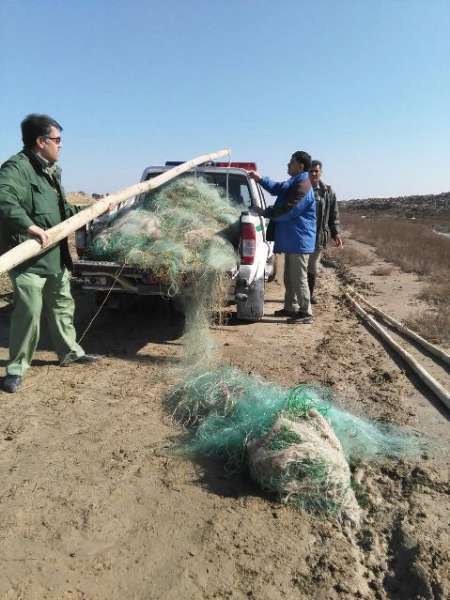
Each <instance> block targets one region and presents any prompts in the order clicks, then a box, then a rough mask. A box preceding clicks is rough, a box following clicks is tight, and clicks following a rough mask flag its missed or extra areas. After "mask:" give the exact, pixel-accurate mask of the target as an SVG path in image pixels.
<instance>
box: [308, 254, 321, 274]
mask: <svg viewBox="0 0 450 600" xmlns="http://www.w3.org/2000/svg"><path fill="white" fill-rule="evenodd" d="M321 256H322V249H320V250H316V251H315V252H313V253H312V254H310V255H309V259H308V273H310V274H311V275H317V271H318V270H319V265H320V258H321Z"/></svg>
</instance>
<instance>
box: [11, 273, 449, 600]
mask: <svg viewBox="0 0 450 600" xmlns="http://www.w3.org/2000/svg"><path fill="white" fill-rule="evenodd" d="M361 269H362V270H361ZM358 275H360V276H362V277H366V279H370V277H369V274H368V273H365V272H364V268H360V270H359V273H358ZM398 277H399V275H398V272H397V270H394V272H393V274H392V275H390V276H387V277H386V278H384V279H380V278H378V280H377V281H380V282H381V281H382V285H381V284H380V285H379V289H378V291H377V289H375V288H373V287H372V291H377V293H378V292H379V293H378V295H377V297H376V300H377V302H376V303H377V304H378V305H380V306H383V302H384V306H385V307H389V309H390V312H392V314H394V316H396V317H397V318H401V317H402V316H403V315H402V314H400V313H401V311H403V310H404V307H405V306H408V302H411V303H414V302H415V300H414V297H413V296H414V293H415V291H416V288H415V286H416V287H417V282H415V281H413V279H414V278H413V276H408V277H410V278H411V285H410V284H409V283H406V280H403V279H402V283H401V284H400V285H402V286H403V287H402V295H401V296H399V303H400V304H398V303H397V305H395V303H394V305H392V290H393V289H395V287H394V286H396V285H397V286H398V285H399V283H398ZM402 277H403V275H402ZM389 278H391V279H389ZM377 281H372V282H371V285H372V286H377V285H378V283H377ZM408 286H409V287H408ZM6 287H7V284H5V282H4V281H3V293H6V292H7V289H6ZM369 291H370V289H369ZM397 291H399V290H397ZM0 296H1V294H0ZM282 296H283V289H282V286H281V285H279V284H278V283H276V282H274V283H272V284H270V286H269V290H268V294H267V306H266V314H267V315H269V316H267V317H266V318H265V319H264V320H263V321H262V322H260V323H255V324H247V325H243V324H239V325H233V324H231V325H228V326H221V327H219V326H216V327H214V328H213V329H212V335H213V337H214V339H215V341H216V343H217V346H218V351H219V352H220V354H221V357H222V362H223V363H225V364H232V365H234V366H237V367H239V368H241V369H242V370H243V371H245V372H252V373H257V374H259V375H261V376H264V377H266V378H267V379H269V380H272V381H275V382H278V383H281V384H285V385H288V386H292V385H295V384H298V383H301V382H317V383H321V384H324V385H327V386H330V387H331V388H332V389H333V390H334V392H335V393H336V395H337V398H338V401H339V402H340V403H341V404H342V405H344V406H345V407H347V408H350V409H351V410H353V411H355V412H356V413H358V414H362V415H366V416H370V417H373V418H377V419H383V420H386V421H389V422H394V423H398V424H402V425H407V426H409V427H412V428H414V429H416V430H419V431H422V432H424V433H426V434H433V436H434V437H435V439H436V440H437V444H436V448H435V449H434V450H433V451H432V452H430V453H429V455H428V456H424V457H423V458H422V459H421V460H420V462H414V463H409V462H387V463H385V464H383V465H377V466H374V465H364V466H363V468H362V471H361V475H362V486H363V490H364V494H363V501H364V518H363V523H362V526H361V528H360V530H359V531H358V532H354V533H351V532H348V531H346V530H343V529H342V528H341V526H340V525H339V524H338V523H336V522H334V521H332V520H324V519H316V518H314V517H311V516H310V515H307V514H304V513H302V512H299V511H296V510H294V509H292V508H290V507H286V506H280V505H279V504H277V503H275V502H274V501H271V500H270V499H268V498H266V497H265V496H264V495H263V494H262V493H261V492H260V490H258V489H257V488H256V487H255V486H254V485H253V484H252V483H251V482H249V481H248V480H246V479H238V480H236V479H228V478H226V477H225V475H224V473H223V470H222V469H221V467H220V465H214V464H209V463H206V464H201V465H199V464H194V463H192V462H190V461H187V460H184V459H181V458H178V457H175V456H173V455H171V454H170V453H169V452H168V451H167V446H168V445H170V443H171V442H172V440H173V439H174V438H176V436H177V435H178V434H179V432H180V430H179V428H178V427H177V426H176V425H175V424H174V423H172V422H171V419H170V416H168V415H167V414H165V413H164V410H163V407H162V397H163V395H164V393H165V392H166V390H168V389H169V388H170V387H171V386H172V385H173V384H174V382H175V381H177V379H179V378H180V377H181V375H182V374H181V372H180V370H179V360H180V357H181V352H182V345H181V344H182V339H181V335H182V322H181V320H180V319H179V318H175V317H174V315H173V314H172V313H170V311H168V310H166V309H165V308H164V307H161V306H156V305H151V304H150V303H149V304H148V305H147V306H141V307H140V308H136V309H134V310H133V311H130V312H129V313H127V314H120V316H117V315H114V314H113V313H111V312H104V313H102V314H101V315H100V317H99V319H98V320H97V321H96V323H95V326H94V327H93V329H92V330H91V331H90V332H89V334H88V336H87V338H86V341H85V347H86V349H87V350H88V351H91V352H98V353H102V354H105V355H106V358H105V359H104V360H103V361H102V363H99V364H95V365H93V366H89V367H86V366H72V367H68V368H64V369H62V368H60V367H58V366H57V365H56V363H55V359H54V355H53V354H52V353H51V352H50V351H49V350H48V349H47V345H46V341H45V339H44V340H43V344H42V346H41V348H40V350H39V352H38V353H37V355H36V361H35V364H34V366H33V368H32V369H31V371H30V373H29V375H28V376H27V378H26V380H25V383H24V387H23V390H22V391H21V392H20V393H19V394H17V395H15V396H11V395H7V394H5V393H0V402H1V410H0V432H1V437H0V475H1V480H2V487H1V490H0V563H1V565H0V598H2V599H3V598H7V599H19V598H20V599H23V600H29V599H39V600H40V599H44V598H45V599H47V598H48V599H64V600H66V599H77V600H82V599H83V600H93V599H95V600H97V599H101V600H103V599H105V600H106V599H108V600H112V599H121V600H125V599H137V600H147V599H152V600H153V599H155V600H156V599H164V600H175V599H177V600H178V599H180V598H182V599H184V600H190V599H192V600H193V599H195V600H206V599H236V600H238V599H239V600H240V599H249V598H250V599H257V600H278V599H282V598H288V599H290V598H300V599H303V598H305V599H318V600H322V599H323V600H333V599H337V598H339V599H342V598H344V599H345V598H349V599H350V598H364V599H372V598H379V599H404V600H406V599H408V600H411V599H415V598H417V599H419V598H421V599H422V598H424V599H428V598H429V599H444V598H446V597H447V594H448V593H449V588H448V581H447V579H446V576H447V574H448V569H449V565H450V563H449V556H448V552H449V548H450V543H449V539H448V531H449V528H448V524H449V516H450V511H449V502H448V496H449V487H448V462H447V456H448V440H449V437H450V436H449V432H450V426H449V422H448V414H447V413H445V411H444V410H443V409H441V408H440V407H439V405H438V403H437V402H436V401H435V400H434V399H433V398H431V397H430V395H429V394H427V392H426V391H425V390H423V388H421V387H416V386H417V383H416V382H415V381H414V380H411V379H410V378H409V377H408V376H407V375H405V373H404V371H403V369H404V365H402V364H401V363H399V362H397V361H396V360H394V359H393V358H392V357H391V356H390V355H389V354H388V353H387V352H386V350H385V349H384V348H383V347H382V345H381V344H380V342H379V341H378V340H376V339H375V338H374V337H373V336H372V334H371V333H370V332H369V331H368V330H367V329H366V328H365V327H364V326H363V325H362V324H361V323H359V322H358V320H357V319H356V317H355V316H354V315H353V314H352V313H350V312H349V310H348V309H347V308H346V307H345V306H344V305H343V304H342V303H341V299H340V298H341V295H340V292H339V282H338V280H337V276H336V271H335V270H334V269H331V268H329V269H324V271H323V273H322V275H321V283H320V288H319V292H318V297H319V305H318V306H317V309H316V311H315V315H316V321H315V323H314V325H312V326H301V325H287V324H286V323H285V322H284V321H283V320H282V319H277V318H273V317H271V316H270V315H271V314H272V313H273V311H274V310H275V309H277V308H279V307H280V306H281V305H282V304H281V302H282ZM77 305H78V307H79V314H78V318H77V321H78V330H79V331H82V329H83V328H84V326H85V325H86V324H87V322H88V321H89V318H90V316H91V315H92V313H93V312H94V305H93V302H92V300H90V299H89V297H87V296H79V297H78V298H77ZM412 306H413V305H412ZM396 310H397V311H398V312H397V313H396V312H395V311H396ZM8 313H9V308H8V306H3V307H2V308H0V322H1V325H2V327H1V334H0V359H1V363H2V365H4V364H5V363H6V358H7V323H8Z"/></svg>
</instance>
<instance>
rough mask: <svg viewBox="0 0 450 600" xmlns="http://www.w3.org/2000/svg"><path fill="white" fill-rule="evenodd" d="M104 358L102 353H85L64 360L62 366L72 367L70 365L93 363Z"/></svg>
mask: <svg viewBox="0 0 450 600" xmlns="http://www.w3.org/2000/svg"><path fill="white" fill-rule="evenodd" d="M102 358H103V356H100V354H83V356H79V357H78V358H73V359H71V360H66V361H63V362H62V363H61V367H70V365H91V364H92V363H95V362H97V361H98V360H100V359H102Z"/></svg>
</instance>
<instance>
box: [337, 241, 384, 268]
mask: <svg viewBox="0 0 450 600" xmlns="http://www.w3.org/2000/svg"><path fill="white" fill-rule="evenodd" d="M327 256H328V258H330V259H331V260H335V261H337V262H340V263H343V264H345V265H347V266H350V267H363V266H367V265H371V264H372V263H373V258H371V257H370V256H367V255H366V254H364V253H363V252H360V251H359V250H357V249H356V248H351V247H350V246H344V247H343V248H328V249H327Z"/></svg>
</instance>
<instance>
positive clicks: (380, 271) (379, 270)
mask: <svg viewBox="0 0 450 600" xmlns="http://www.w3.org/2000/svg"><path fill="white" fill-rule="evenodd" d="M391 273H392V267H390V266H389V265H385V266H380V267H376V268H375V269H374V270H373V271H372V273H371V275H376V276H380V277H383V276H384V275H390V274H391Z"/></svg>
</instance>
